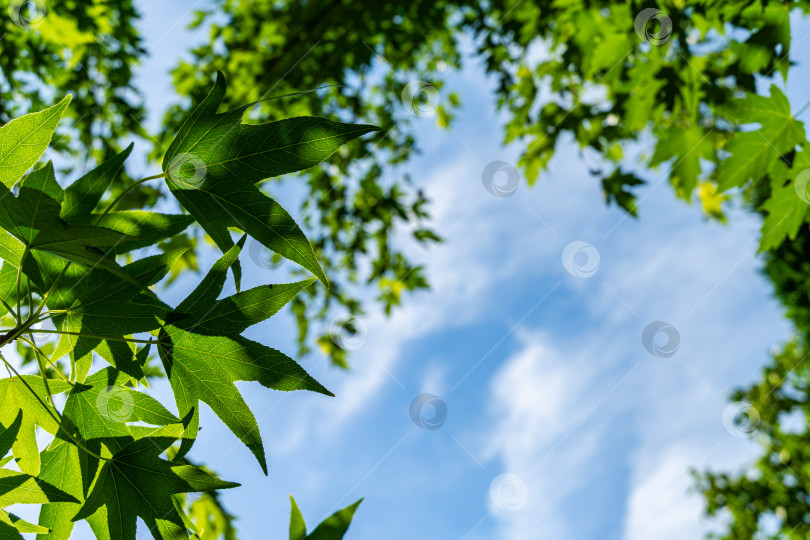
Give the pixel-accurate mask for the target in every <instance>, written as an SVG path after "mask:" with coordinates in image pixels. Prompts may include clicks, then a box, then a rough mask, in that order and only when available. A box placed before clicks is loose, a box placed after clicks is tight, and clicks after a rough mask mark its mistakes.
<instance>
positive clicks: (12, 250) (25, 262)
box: [0, 231, 45, 300]
mask: <svg viewBox="0 0 810 540" xmlns="http://www.w3.org/2000/svg"><path fill="white" fill-rule="evenodd" d="M0 259H3V260H4V261H5V262H7V263H8V264H9V265H11V266H13V267H14V268H20V266H22V270H23V274H25V275H26V276H27V277H28V278H29V279H30V280H31V281H33V282H34V284H35V285H37V286H38V287H40V290H42V289H44V288H45V282H44V281H43V279H42V273H41V272H40V270H39V265H37V263H36V261H35V260H34V259H33V257H30V256H29V251H28V249H27V248H26V247H25V244H23V243H22V242H20V241H19V240H17V239H16V238H14V237H13V236H12V235H11V234H10V233H8V232H6V231H0ZM12 273H13V274H14V283H15V284H16V280H17V277H16V276H17V271H16V270H14V271H13V272H12ZM4 292H5V291H4ZM13 294H14V295H15V300H16V294H17V291H16V290H14V291H13ZM3 297H4V298H5V299H8V295H7V294H6V295H4V296H3Z"/></svg>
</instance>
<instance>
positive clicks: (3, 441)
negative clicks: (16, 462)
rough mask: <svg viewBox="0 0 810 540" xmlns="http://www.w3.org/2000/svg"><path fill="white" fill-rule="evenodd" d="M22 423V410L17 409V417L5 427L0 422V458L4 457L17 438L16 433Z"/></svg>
mask: <svg viewBox="0 0 810 540" xmlns="http://www.w3.org/2000/svg"><path fill="white" fill-rule="evenodd" d="M21 425H22V411H17V418H15V419H14V422H12V423H11V424H10V425H9V426H8V427H7V428H6V427H3V424H2V422H0V458H2V457H4V456H5V455H6V454H8V453H9V451H10V450H11V446H12V445H13V444H14V441H15V440H17V433H19V432H20V426H21Z"/></svg>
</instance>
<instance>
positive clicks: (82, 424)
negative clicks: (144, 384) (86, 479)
mask: <svg viewBox="0 0 810 540" xmlns="http://www.w3.org/2000/svg"><path fill="white" fill-rule="evenodd" d="M129 380H130V377H129V376H127V375H125V374H123V373H121V372H120V371H118V370H116V369H113V368H106V369H103V370H101V371H99V372H97V373H94V374H93V375H92V376H90V377H89V378H88V379H87V380H86V381H85V382H84V383H82V384H79V385H76V386H75V387H74V388H73V389H72V390H71V391H70V393H69V394H68V398H67V402H66V403H65V408H64V411H63V413H62V417H63V421H64V422H65V425H66V428H67V429H69V430H71V431H72V432H73V434H74V436H77V437H80V438H81V440H82V441H84V444H85V445H86V446H87V447H88V448H90V449H91V450H93V451H94V452H96V453H98V452H99V451H100V449H101V444H102V443H103V444H104V446H106V447H107V448H108V449H109V450H110V451H111V452H113V453H114V452H117V451H118V450H121V449H122V447H123V445H124V444H127V443H128V439H129V438H131V437H132V433H131V431H130V430H129V426H128V425H127V424H128V423H131V422H145V423H147V424H151V425H153V426H166V425H169V424H177V423H180V420H179V419H178V418H177V417H176V416H174V415H173V414H172V413H170V412H169V411H167V410H166V408H165V407H163V405H161V404H160V402H158V401H157V400H155V399H154V398H153V397H151V396H149V395H147V394H144V393H142V392H138V391H136V390H134V389H132V388H129V387H127V386H125V384H127V383H128V382H129ZM91 478H92V476H91Z"/></svg>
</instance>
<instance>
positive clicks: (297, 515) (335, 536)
mask: <svg viewBox="0 0 810 540" xmlns="http://www.w3.org/2000/svg"><path fill="white" fill-rule="evenodd" d="M290 501H291V502H292V512H291V515H290V540H341V539H342V538H343V537H344V536H345V535H346V531H348V530H349V526H350V525H351V524H352V519H353V518H354V514H355V512H357V508H358V507H359V506H360V503H362V502H363V499H360V500H359V501H357V502H356V503H354V504H353V505H351V506H348V507H346V508H344V509H343V510H338V511H337V512H335V513H334V514H332V515H331V516H329V518H327V519H326V520H324V521H323V522H322V523H321V524H320V525H318V527H317V528H316V529H315V530H314V531H312V533H311V534H309V535H307V529H306V525H305V524H304V518H303V516H302V515H301V511H300V510H299V509H298V504H296V502H295V499H293V497H292V495H290Z"/></svg>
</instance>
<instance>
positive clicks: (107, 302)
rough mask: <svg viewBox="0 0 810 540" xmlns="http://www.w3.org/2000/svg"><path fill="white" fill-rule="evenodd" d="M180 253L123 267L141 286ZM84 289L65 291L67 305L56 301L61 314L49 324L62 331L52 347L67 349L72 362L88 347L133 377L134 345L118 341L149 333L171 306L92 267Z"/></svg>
mask: <svg viewBox="0 0 810 540" xmlns="http://www.w3.org/2000/svg"><path fill="white" fill-rule="evenodd" d="M179 255H180V253H178V252H173V253H168V254H162V255H155V256H152V257H146V258H144V259H140V260H138V261H135V262H133V263H131V264H128V265H127V266H125V267H124V270H125V271H126V272H127V273H128V274H129V275H131V276H133V278H134V279H135V280H136V281H137V282H138V283H140V284H142V285H143V286H149V285H152V284H154V283H156V282H157V281H158V280H160V279H161V278H162V277H163V276H164V275H166V273H167V272H168V271H169V268H170V266H171V264H172V261H173V260H174V259H175V258H176V257H178V256H179ZM85 284H86V285H87V286H86V287H80V288H78V289H71V291H70V294H71V296H70V297H65V298H63V300H65V301H69V302H70V303H69V304H68V305H62V304H57V305H56V307H57V309H63V310H65V313H64V314H60V315H58V316H57V317H54V323H55V324H56V325H57V327H58V328H59V329H60V330H62V331H65V332H69V334H67V335H63V336H62V341H60V346H59V347H57V351H58V353H59V355H58V356H61V355H62V354H63V351H64V352H67V351H70V353H71V355H72V358H73V361H74V362H76V361H77V360H79V359H82V358H84V357H86V356H87V355H90V354H91V353H92V352H93V351H94V350H95V351H96V352H98V353H99V354H100V355H101V356H102V357H103V358H104V359H105V360H107V361H108V362H110V364H112V365H113V366H114V367H116V368H118V369H119V370H121V371H123V372H125V373H127V374H128V375H130V376H132V377H134V378H135V379H139V380H140V379H142V378H143V371H142V369H141V366H140V364H139V363H138V362H137V361H136V360H135V349H134V347H133V346H132V344H131V343H128V342H126V341H124V339H126V336H130V335H132V334H136V333H139V332H150V331H152V330H157V329H158V328H159V327H160V319H163V318H164V317H165V316H166V315H167V314H168V313H169V311H170V310H171V308H169V306H167V305H166V304H164V303H163V302H162V301H161V300H160V299H158V298H157V296H155V294H154V293H152V292H151V291H150V290H148V289H144V288H142V286H138V287H136V286H134V285H132V284H131V283H130V282H127V281H123V280H120V279H118V278H117V276H115V275H112V274H109V273H107V272H101V271H93V272H91V273H90V274H89V277H88V278H87V280H85Z"/></svg>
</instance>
